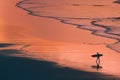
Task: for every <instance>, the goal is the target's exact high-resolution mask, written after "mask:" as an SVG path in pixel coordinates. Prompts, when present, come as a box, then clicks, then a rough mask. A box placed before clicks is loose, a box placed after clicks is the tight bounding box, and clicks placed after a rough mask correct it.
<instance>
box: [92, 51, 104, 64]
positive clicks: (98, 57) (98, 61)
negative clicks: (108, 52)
mask: <svg viewBox="0 0 120 80" xmlns="http://www.w3.org/2000/svg"><path fill="white" fill-rule="evenodd" d="M101 56H103V54H100V53H98V52H97V54H93V55H92V57H95V58H96V63H97V64H100V57H101Z"/></svg>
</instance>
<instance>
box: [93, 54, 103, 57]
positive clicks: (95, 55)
mask: <svg viewBox="0 0 120 80" xmlns="http://www.w3.org/2000/svg"><path fill="white" fill-rule="evenodd" d="M98 56H99V57H101V56H103V54H94V55H92V57H98Z"/></svg>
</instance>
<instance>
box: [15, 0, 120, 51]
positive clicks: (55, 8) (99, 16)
mask: <svg viewBox="0 0 120 80" xmlns="http://www.w3.org/2000/svg"><path fill="white" fill-rule="evenodd" d="M119 3H120V1H119V0H97V1H96V0H92V1H91V0H23V1H21V2H19V3H17V6H18V7H19V8H21V9H23V10H25V11H27V12H28V13H29V14H30V15H33V16H38V17H45V18H52V19H56V20H59V21H60V22H61V23H64V24H70V25H74V26H75V27H76V28H79V29H85V30H90V31H91V34H93V35H96V36H101V37H106V38H111V39H115V40H116V42H115V43H113V44H107V45H106V47H108V48H110V49H112V50H114V51H116V52H119V53H120V26H119V25H120V10H119V8H120V5H119Z"/></svg>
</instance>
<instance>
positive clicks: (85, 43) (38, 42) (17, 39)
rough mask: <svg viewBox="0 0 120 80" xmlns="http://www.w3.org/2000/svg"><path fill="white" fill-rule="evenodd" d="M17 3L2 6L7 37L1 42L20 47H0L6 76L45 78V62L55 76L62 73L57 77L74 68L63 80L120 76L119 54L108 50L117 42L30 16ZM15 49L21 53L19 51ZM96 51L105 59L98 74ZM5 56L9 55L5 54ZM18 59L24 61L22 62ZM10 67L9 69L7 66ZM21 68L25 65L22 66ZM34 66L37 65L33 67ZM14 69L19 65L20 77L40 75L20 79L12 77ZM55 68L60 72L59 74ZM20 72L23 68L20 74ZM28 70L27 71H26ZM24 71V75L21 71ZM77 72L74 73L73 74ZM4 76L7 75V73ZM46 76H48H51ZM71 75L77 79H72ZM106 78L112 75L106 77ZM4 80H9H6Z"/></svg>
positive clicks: (3, 25) (102, 78) (6, 1)
mask: <svg viewBox="0 0 120 80" xmlns="http://www.w3.org/2000/svg"><path fill="white" fill-rule="evenodd" d="M17 2H18V1H17V0H12V1H9V0H5V1H3V3H1V4H2V7H3V9H2V11H1V14H0V17H1V20H0V21H1V24H0V25H1V27H2V29H3V30H2V31H1V35H2V34H4V36H1V37H0V38H1V43H7V44H18V45H15V46H10V47H4V48H3V46H2V45H3V44H1V46H2V47H0V50H1V52H0V54H1V60H2V62H1V63H0V65H3V67H2V68H4V70H2V72H5V73H7V71H8V73H7V76H9V79H10V78H11V79H13V80H19V79H21V78H23V79H22V80H24V79H31V80H32V79H33V78H35V77H36V79H42V78H41V77H40V75H39V74H41V73H44V71H42V72H40V71H41V68H42V69H43V68H44V67H41V64H42V63H45V65H46V67H47V68H49V67H50V66H52V68H53V71H55V73H53V74H56V73H57V72H58V71H59V70H60V71H61V73H60V74H59V73H58V74H56V76H59V75H61V74H64V68H63V67H69V69H70V68H72V69H70V70H68V69H65V72H68V73H69V72H70V73H71V74H68V73H65V74H66V75H65V76H64V75H63V77H62V80H64V79H65V80H66V79H68V80H74V79H84V80H89V79H93V80H94V79H95V80H105V79H109V80H110V78H109V77H113V76H112V75H114V76H118V75H119V73H120V72H119V69H120V68H119V66H117V65H120V63H119V60H120V55H119V54H118V53H117V52H115V51H113V50H111V49H110V48H107V47H106V45H107V44H111V43H114V42H116V40H113V39H110V38H104V37H100V36H95V35H92V34H91V32H90V31H86V30H81V29H78V28H76V27H75V26H73V25H69V24H63V23H61V22H59V21H57V20H53V19H49V18H42V17H35V16H31V15H28V14H27V12H24V11H23V10H21V9H19V8H17V7H16V6H15V5H16V3H17ZM83 34H84V36H83ZM25 45H30V46H28V47H25V48H24V49H22V51H25V52H22V51H21V47H24V46H25ZM11 50H12V52H11ZM14 50H15V52H14ZM16 50H18V52H17V51H16ZM96 50H97V51H96ZM96 52H102V53H103V54H104V56H103V58H101V66H102V67H103V68H102V69H100V70H98V71H97V70H96V69H93V68H91V66H93V65H96V63H95V59H93V58H91V55H92V54H94V53H96ZM4 53H5V54H6V55H3V54H4ZM9 53H10V54H9ZM13 53H14V54H13ZM15 53H21V54H15ZM22 53H23V54H22ZM8 56H9V57H8ZM13 56H14V57H13ZM15 56H16V57H15ZM21 57H24V58H21ZM28 58H29V59H28ZM11 59H12V61H11ZM19 60H20V61H21V60H23V61H21V62H19ZM41 60H42V61H41ZM43 60H44V61H45V62H44V61H43ZM9 61H11V62H9ZM14 61H15V62H14ZM24 61H28V62H29V61H30V65H29V63H27V62H26V63H24ZM48 62H55V63H56V64H57V66H55V67H54V66H53V64H52V63H50V64H51V65H49V63H48ZM4 63H6V64H4ZM19 63H20V64H19ZM35 63H36V65H35ZM10 64H11V65H10ZM9 65H10V66H11V67H10V68H9V67H6V66H9ZM20 65H25V66H23V67H22V66H21V67H20ZM31 65H34V66H33V67H32V66H31ZM58 65H59V66H58ZM14 66H16V71H17V70H18V72H20V73H21V74H22V73H26V74H28V73H35V72H37V70H39V71H38V73H36V75H37V76H35V75H33V74H30V75H33V77H32V76H31V77H29V78H28V75H27V76H24V75H22V76H24V77H21V78H19V79H17V77H19V75H20V74H18V75H17V77H13V76H11V75H9V73H13V72H14V71H15V70H14V68H13V67H14ZM30 66H31V67H30ZM36 67H37V69H36ZM2 68H1V69H2ZM5 68H6V69H5ZM56 68H57V69H58V71H57V72H56ZM19 69H21V71H20V70H19ZM26 69H27V71H24V70H26ZM28 69H29V70H28ZM50 69H51V68H50ZM74 69H76V70H74ZM22 70H23V71H24V72H22ZM44 70H46V69H44ZM71 70H72V71H71ZM30 71H31V72H30ZM46 71H48V70H46ZM74 71H75V74H74V73H73V72H74ZM76 72H78V73H76ZM14 73H16V72H14ZM1 74H2V75H3V76H5V74H3V73H1ZM45 74H46V75H48V73H45ZM45 74H43V76H45ZM49 74H51V75H50V76H49V77H50V78H51V79H53V80H54V79H56V78H57V80H59V79H61V78H60V77H56V78H55V77H54V76H53V75H52V73H51V72H50V73H49ZM96 74H98V76H96ZM14 75H15V74H14ZM71 75H75V76H73V77H70V76H71ZM90 75H91V76H96V78H93V77H91V76H90ZM107 75H110V76H108V77H107ZM10 76H11V77H10ZM66 76H69V77H66ZM83 76H88V77H83ZM105 76H106V77H107V78H106V77H105ZM2 78H3V77H2ZM2 78H1V79H2ZM112 79H113V78H111V80H112ZM4 80H7V78H6V79H4ZM45 80H47V79H45ZM118 80H119V79H118Z"/></svg>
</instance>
